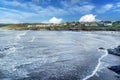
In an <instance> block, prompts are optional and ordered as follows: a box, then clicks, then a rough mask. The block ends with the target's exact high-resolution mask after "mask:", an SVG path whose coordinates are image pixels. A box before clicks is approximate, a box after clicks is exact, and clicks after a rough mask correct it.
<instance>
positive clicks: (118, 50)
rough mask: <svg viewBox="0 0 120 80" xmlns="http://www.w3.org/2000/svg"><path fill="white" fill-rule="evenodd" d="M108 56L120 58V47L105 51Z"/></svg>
mask: <svg viewBox="0 0 120 80" xmlns="http://www.w3.org/2000/svg"><path fill="white" fill-rule="evenodd" d="M107 51H108V53H109V54H113V55H117V56H120V46H118V47H117V48H114V49H107Z"/></svg>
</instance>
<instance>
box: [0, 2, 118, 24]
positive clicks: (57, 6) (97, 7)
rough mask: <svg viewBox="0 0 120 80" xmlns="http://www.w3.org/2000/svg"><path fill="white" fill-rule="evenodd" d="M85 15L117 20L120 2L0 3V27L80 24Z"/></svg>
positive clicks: (97, 18)
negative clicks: (26, 24) (31, 24)
mask: <svg viewBox="0 0 120 80" xmlns="http://www.w3.org/2000/svg"><path fill="white" fill-rule="evenodd" d="M88 14H92V15H94V16H95V18H96V20H112V21H116V20H120V15H119V14H120V1H119V0H0V23H31V22H32V23H34V22H50V21H51V22H53V21H57V22H66V21H79V20H80V18H81V17H82V16H85V15H88Z"/></svg>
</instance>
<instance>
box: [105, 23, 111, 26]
mask: <svg viewBox="0 0 120 80" xmlns="http://www.w3.org/2000/svg"><path fill="white" fill-rule="evenodd" d="M104 26H112V23H104Z"/></svg>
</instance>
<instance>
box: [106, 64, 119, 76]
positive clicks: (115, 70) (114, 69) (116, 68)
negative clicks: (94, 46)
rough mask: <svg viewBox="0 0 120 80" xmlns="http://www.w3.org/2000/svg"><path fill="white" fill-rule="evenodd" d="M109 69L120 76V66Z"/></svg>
mask: <svg viewBox="0 0 120 80" xmlns="http://www.w3.org/2000/svg"><path fill="white" fill-rule="evenodd" d="M108 69H110V70H112V71H114V72H116V73H117V74H120V65H118V66H112V67H108Z"/></svg>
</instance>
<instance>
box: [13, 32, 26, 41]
mask: <svg viewBox="0 0 120 80" xmlns="http://www.w3.org/2000/svg"><path fill="white" fill-rule="evenodd" d="M26 33H27V32H24V33H21V34H18V35H17V36H16V38H15V40H20V39H21V37H22V36H24V35H26Z"/></svg>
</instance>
